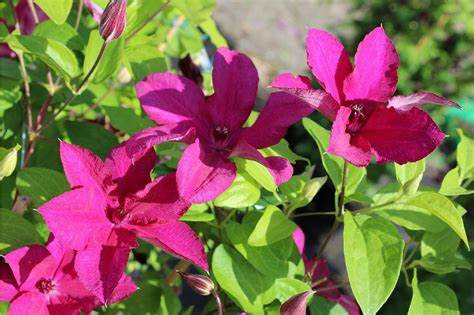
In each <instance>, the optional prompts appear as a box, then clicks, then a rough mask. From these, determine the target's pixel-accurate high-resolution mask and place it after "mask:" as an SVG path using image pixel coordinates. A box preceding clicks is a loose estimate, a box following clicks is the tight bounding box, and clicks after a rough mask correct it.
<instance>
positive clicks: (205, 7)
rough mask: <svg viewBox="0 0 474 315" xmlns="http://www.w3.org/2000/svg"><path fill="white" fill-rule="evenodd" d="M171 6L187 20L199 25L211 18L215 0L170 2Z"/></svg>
mask: <svg viewBox="0 0 474 315" xmlns="http://www.w3.org/2000/svg"><path fill="white" fill-rule="evenodd" d="M171 4H172V5H173V6H174V7H175V8H177V9H178V10H179V11H181V13H183V15H184V16H185V17H187V18H188V19H190V20H192V21H193V22H194V23H196V24H201V23H202V22H205V21H206V20H208V19H209V18H210V17H211V14H212V12H213V11H214V8H215V7H216V0H172V2H171Z"/></svg>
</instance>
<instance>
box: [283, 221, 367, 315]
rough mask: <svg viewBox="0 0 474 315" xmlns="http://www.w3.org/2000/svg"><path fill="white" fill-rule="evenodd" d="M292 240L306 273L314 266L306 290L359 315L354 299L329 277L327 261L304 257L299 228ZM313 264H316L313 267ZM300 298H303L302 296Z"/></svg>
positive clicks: (353, 314) (303, 237)
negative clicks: (338, 287)
mask: <svg viewBox="0 0 474 315" xmlns="http://www.w3.org/2000/svg"><path fill="white" fill-rule="evenodd" d="M293 241H294V242H295V244H296V247H297V248H298V251H299V253H300V255H301V257H302V259H303V262H304V265H305V270H306V273H310V272H311V270H313V268H314V271H313V274H312V275H311V280H312V283H313V285H312V290H313V291H308V292H310V293H313V292H314V294H315V295H318V296H320V297H322V298H324V299H326V300H328V301H331V302H333V303H337V304H339V305H341V306H342V307H343V308H344V309H345V310H346V311H347V312H348V313H349V315H360V308H359V306H358V305H357V302H356V301H355V299H354V298H353V297H352V296H350V295H345V294H342V293H341V292H340V291H339V289H337V287H336V285H335V283H334V282H333V281H332V280H331V279H330V272H329V268H328V265H327V262H326V261H325V260H324V259H318V260H317V261H315V259H314V258H313V259H308V258H307V257H306V255H305V253H304V246H305V236H304V233H303V231H302V230H301V229H300V228H298V229H297V230H296V231H295V232H294V233H293ZM314 264H316V266H315V267H314ZM308 294H309V293H308ZM304 298H306V299H307V298H308V296H304ZM301 299H303V296H302V297H301ZM304 301H306V300H304ZM290 304H291V303H290Z"/></svg>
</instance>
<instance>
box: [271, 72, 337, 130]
mask: <svg viewBox="0 0 474 315" xmlns="http://www.w3.org/2000/svg"><path fill="white" fill-rule="evenodd" d="M270 86H271V87H273V88H277V89H280V90H282V91H284V92H286V93H289V94H292V95H294V96H296V97H299V98H300V99H301V100H302V101H304V102H306V103H308V105H309V106H311V107H313V108H314V109H316V110H318V111H320V112H321V113H322V114H323V115H324V116H326V117H327V118H328V119H329V120H331V121H333V120H334V119H336V114H337V110H338V109H339V104H338V103H337V102H336V101H335V100H334V99H333V98H332V96H331V94H329V93H326V92H325V91H323V90H315V89H313V88H312V87H311V81H310V80H309V78H308V77H305V76H302V75H299V76H293V75H292V74H291V73H283V74H281V75H279V76H278V77H276V78H275V80H273V82H272V83H271V84H270Z"/></svg>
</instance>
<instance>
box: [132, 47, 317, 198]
mask: <svg viewBox="0 0 474 315" xmlns="http://www.w3.org/2000/svg"><path fill="white" fill-rule="evenodd" d="M212 78H213V82H214V94H213V95H211V96H208V97H205V96H204V94H203V92H202V91H201V89H200V88H199V87H198V86H197V85H196V84H195V83H194V82H193V81H191V80H189V79H187V78H185V77H182V76H180V75H176V74H171V73H156V74H152V75H150V76H148V77H147V78H145V80H144V81H142V82H140V83H138V84H137V86H136V92H137V95H138V98H139V100H140V102H141V104H142V107H143V109H144V111H145V112H146V113H147V114H148V116H149V117H150V118H151V119H152V120H154V121H155V122H156V123H157V125H158V126H157V127H154V128H153V127H152V128H148V129H145V130H144V131H142V132H139V133H138V134H136V135H135V136H133V137H132V138H131V139H130V140H129V141H128V145H127V147H128V152H129V154H132V155H133V154H134V152H141V151H143V150H146V149H147V148H149V147H151V146H153V145H155V144H157V143H160V142H166V141H182V142H185V143H188V144H190V145H189V146H188V147H187V148H186V150H185V151H184V153H183V156H182V157H181V159H180V161H179V163H178V169H177V175H176V177H177V183H178V190H179V192H180V194H181V195H182V196H183V197H184V198H186V199H188V200H190V201H192V202H206V201H209V200H212V199H214V198H215V197H217V196H218V195H219V194H220V193H222V192H223V191H224V190H226V189H227V188H228V187H229V186H230V185H231V184H232V182H233V181H234V178H235V176H236V167H235V165H234V162H233V161H232V160H231V159H232V158H233V157H241V158H245V159H251V160H255V161H258V162H260V163H261V164H263V165H264V166H266V167H267V168H268V170H269V171H270V173H271V174H272V175H273V177H274V179H275V183H276V185H279V184H280V183H283V182H285V181H287V180H288V179H289V178H290V177H291V175H292V172H293V169H292V167H291V165H290V163H289V162H288V161H287V160H286V159H284V158H281V157H267V158H265V157H263V156H262V155H261V154H260V153H259V151H258V149H263V148H266V147H269V146H272V145H275V144H277V143H278V142H279V141H280V140H281V138H282V137H283V136H284V135H285V133H286V130H287V128H288V127H289V126H290V125H292V124H294V123H296V122H297V121H298V120H300V119H301V118H302V117H304V116H306V115H308V114H310V113H311V112H312V111H313V109H312V108H311V107H309V106H307V104H306V103H305V102H302V101H301V100H300V99H299V98H298V97H295V96H293V95H289V94H287V93H283V92H277V93H273V94H272V95H270V97H269V99H268V101H267V104H266V106H265V107H264V109H263V110H262V112H261V113H260V115H259V117H258V119H257V121H256V122H255V123H254V124H253V125H252V126H251V127H249V128H246V127H243V125H244V123H245V122H246V120H247V118H248V117H249V115H250V113H251V111H252V108H253V106H254V103H255V98H256V95H257V86H258V74H257V70H256V69H255V66H254V65H253V63H252V61H251V60H250V59H249V58H248V57H247V56H245V55H243V54H241V53H239V52H237V51H232V50H228V49H226V48H219V49H218V50H217V53H216V55H215V59H214V68H213V72H212Z"/></svg>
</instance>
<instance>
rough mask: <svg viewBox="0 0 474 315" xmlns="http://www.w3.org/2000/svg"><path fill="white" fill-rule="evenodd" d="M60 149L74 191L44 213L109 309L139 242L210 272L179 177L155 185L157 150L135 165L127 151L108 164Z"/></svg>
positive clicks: (113, 154)
mask: <svg viewBox="0 0 474 315" xmlns="http://www.w3.org/2000/svg"><path fill="white" fill-rule="evenodd" d="M60 150H61V160H62V163H63V167H64V171H65V174H66V177H67V179H68V181H69V183H70V184H71V187H72V190H71V191H69V192H66V193H64V194H62V195H60V196H58V197H56V198H53V199H52V200H50V201H49V202H47V203H45V204H44V205H43V206H41V207H40V208H39V209H38V210H39V212H40V213H41V214H42V215H43V217H44V219H45V221H46V223H47V224H48V227H49V228H50V230H51V231H52V232H53V233H54V234H55V235H56V237H57V238H58V240H59V241H60V242H61V243H62V244H65V245H67V246H69V247H70V248H72V249H75V250H78V251H79V252H78V255H77V259H76V269H77V271H78V273H79V277H80V278H81V280H82V281H83V283H84V285H85V286H86V287H87V288H88V289H90V290H91V291H92V292H93V293H94V294H95V295H97V296H98V297H99V299H100V301H101V302H103V303H108V302H109V300H110V296H111V294H112V292H113V290H114V288H115V286H116V284H117V283H118V281H119V280H120V275H121V274H122V273H123V271H124V270H125V267H126V264H127V259H128V255H129V252H130V249H131V248H132V247H137V246H138V244H137V240H136V239H137V237H139V238H141V239H143V240H145V241H148V242H150V243H152V244H154V245H156V246H158V247H160V248H161V249H163V250H164V251H165V252H168V253H170V254H172V255H175V256H178V257H181V258H183V259H186V260H189V261H191V262H193V263H195V264H196V265H198V266H199V267H201V268H203V269H205V270H208V264H207V260H206V255H205V252H204V248H203V246H202V244H201V242H200V240H199V238H198V236H197V235H196V234H195V233H194V231H193V230H192V229H191V228H190V227H189V226H188V225H187V224H185V223H183V222H180V221H179V218H180V217H181V216H182V215H183V214H184V213H185V211H186V210H187V209H188V208H189V203H188V202H187V201H184V200H182V199H181V198H180V196H179V195H178V192H177V188H176V180H175V175H174V174H169V175H167V176H163V177H160V178H158V179H156V180H154V181H151V179H150V172H151V170H152V169H153V167H154V165H155V163H156V159H157V156H156V154H155V152H154V151H153V149H151V150H147V151H144V152H143V153H142V154H141V155H140V156H137V157H136V159H135V160H134V161H133V162H132V160H131V159H129V158H128V156H127V154H126V152H125V147H124V146H123V145H121V146H118V147H116V148H114V149H112V150H111V152H110V153H109V155H108V156H107V158H106V159H105V162H102V161H101V160H100V159H99V158H98V157H97V156H95V155H94V154H93V153H92V152H90V151H88V150H86V149H83V148H81V147H78V146H75V145H71V144H67V143H65V142H61V149H60Z"/></svg>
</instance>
